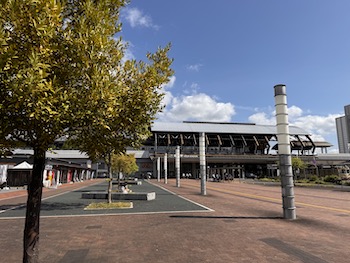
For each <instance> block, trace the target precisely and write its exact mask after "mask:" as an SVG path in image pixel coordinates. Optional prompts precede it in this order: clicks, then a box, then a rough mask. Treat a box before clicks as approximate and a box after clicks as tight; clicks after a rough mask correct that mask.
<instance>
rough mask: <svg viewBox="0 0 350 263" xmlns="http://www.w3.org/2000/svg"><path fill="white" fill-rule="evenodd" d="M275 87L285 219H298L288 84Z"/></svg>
mask: <svg viewBox="0 0 350 263" xmlns="http://www.w3.org/2000/svg"><path fill="white" fill-rule="evenodd" d="M274 89H275V107H276V127H277V141H278V155H279V161H280V172H281V187H282V205H283V217H284V218H285V219H296V209H295V203H294V182H293V169H292V158H291V149H290V141H289V123H288V107H287V94H286V86H285V85H281V84H280V85H276V86H275V87H274Z"/></svg>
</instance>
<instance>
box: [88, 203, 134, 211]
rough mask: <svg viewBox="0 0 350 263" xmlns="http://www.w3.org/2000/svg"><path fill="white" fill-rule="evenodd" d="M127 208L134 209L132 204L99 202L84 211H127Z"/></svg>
mask: <svg viewBox="0 0 350 263" xmlns="http://www.w3.org/2000/svg"><path fill="white" fill-rule="evenodd" d="M125 208H133V203H132V202H112V203H107V202H98V203H91V204H89V205H88V206H87V207H85V208H84V210H102V209H125Z"/></svg>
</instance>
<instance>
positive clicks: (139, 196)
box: [81, 191, 156, 201]
mask: <svg viewBox="0 0 350 263" xmlns="http://www.w3.org/2000/svg"><path fill="white" fill-rule="evenodd" d="M81 198H83V199H107V198H108V194H107V192H97V191H95V192H87V193H82V194H81ZM154 199H156V193H155V192H149V193H142V192H134V193H128V194H124V193H112V200H146V201H150V200H154Z"/></svg>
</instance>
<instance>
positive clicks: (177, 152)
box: [175, 146, 180, 187]
mask: <svg viewBox="0 0 350 263" xmlns="http://www.w3.org/2000/svg"><path fill="white" fill-rule="evenodd" d="M175 173H176V187H180V146H176V150H175Z"/></svg>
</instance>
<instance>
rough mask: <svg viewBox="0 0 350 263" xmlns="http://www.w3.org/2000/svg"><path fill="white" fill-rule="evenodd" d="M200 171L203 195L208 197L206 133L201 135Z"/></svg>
mask: <svg viewBox="0 0 350 263" xmlns="http://www.w3.org/2000/svg"><path fill="white" fill-rule="evenodd" d="M199 170H200V176H201V194H202V195H207V186H206V164H205V133H204V132H201V133H200V134H199Z"/></svg>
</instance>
